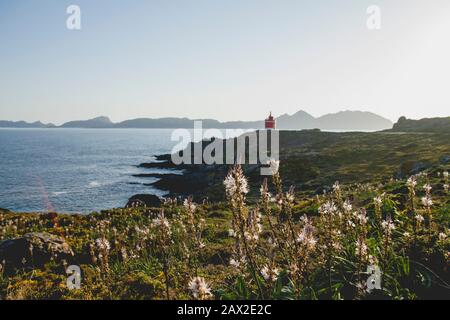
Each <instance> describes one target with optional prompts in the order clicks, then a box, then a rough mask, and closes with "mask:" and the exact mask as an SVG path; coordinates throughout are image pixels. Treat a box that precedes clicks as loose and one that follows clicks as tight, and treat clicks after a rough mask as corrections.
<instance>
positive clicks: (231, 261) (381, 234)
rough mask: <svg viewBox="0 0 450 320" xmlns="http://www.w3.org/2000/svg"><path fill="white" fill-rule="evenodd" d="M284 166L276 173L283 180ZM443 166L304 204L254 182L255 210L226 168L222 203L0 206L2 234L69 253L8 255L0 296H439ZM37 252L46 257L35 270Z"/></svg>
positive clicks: (445, 219) (443, 288)
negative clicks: (78, 277) (67, 211)
mask: <svg viewBox="0 0 450 320" xmlns="http://www.w3.org/2000/svg"><path fill="white" fill-rule="evenodd" d="M383 137H385V136H383ZM336 143H337V144H338V145H339V142H338V141H336ZM380 145H381V142H380ZM318 149H319V150H323V148H318ZM293 152H294V151H293ZM322 152H323V151H322ZM366 152H367V151H366ZM363 153H364V151H363ZM335 156H337V157H339V153H338V154H337V155H335ZM355 156H357V155H356V150H355ZM299 163H300V162H299ZM293 165H294V164H293V163H290V164H288V165H287V166H286V167H285V169H283V170H282V171H285V172H290V173H289V174H290V175H292V174H293V172H292V171H289V168H292V166H293ZM282 167H283V166H282ZM448 169H449V167H448V165H435V166H433V167H431V168H429V169H428V170H427V171H426V172H423V173H421V174H418V175H416V176H414V177H413V178H411V179H409V180H408V181H406V179H400V180H390V181H387V182H384V183H382V182H381V181H379V180H376V179H374V180H373V181H371V183H367V184H361V183H355V184H346V185H338V184H335V185H334V188H333V189H331V190H330V191H329V192H328V193H326V194H322V195H317V196H311V197H309V196H303V195H302V194H301V193H295V192H293V191H292V190H288V189H287V188H284V187H283V186H282V183H281V177H283V175H282V176H279V175H278V174H276V175H275V176H274V178H273V179H271V181H269V185H273V189H274V192H273V194H269V193H268V187H267V186H266V185H265V184H264V181H261V180H260V183H262V184H263V187H262V188H261V191H260V192H261V196H260V197H259V200H258V207H256V206H255V205H248V204H247V200H246V194H248V191H250V190H248V185H247V183H246V179H245V177H244V176H243V173H242V171H241V170H240V169H239V168H235V169H234V171H232V172H230V174H229V175H228V176H227V179H226V182H225V187H224V188H225V190H226V193H227V199H228V201H226V202H216V203H209V202H204V203H202V204H195V203H193V202H192V201H191V200H190V199H187V200H186V201H185V202H184V203H179V202H177V201H175V200H173V201H167V203H166V204H165V205H164V206H163V208H144V207H141V208H130V209H115V210H106V211H103V212H101V213H93V214H91V215H87V216H81V215H73V216H69V215H55V214H42V215H41V214H19V213H12V212H5V211H2V212H0V239H14V238H17V237H21V236H23V235H24V234H27V233H30V232H48V233H50V234H53V235H58V236H61V237H62V239H64V240H65V241H67V245H68V246H69V247H70V250H71V251H73V256H69V257H68V258H62V257H61V256H59V255H57V254H56V253H54V250H55V249H54V247H52V246H48V248H46V247H45V246H44V248H38V247H37V246H34V247H33V246H30V247H25V248H24V250H23V251H22V252H16V254H17V255H18V256H17V258H18V259H16V260H18V261H21V263H20V264H19V265H15V266H13V265H11V264H10V263H8V261H3V262H2V267H1V271H0V298H1V299H230V298H240V299H262V298H264V299H330V298H332V299H368V298H387V299H427V298H448V294H449V292H450V291H449V290H450V287H449V283H450V278H449V273H448V264H447V262H448V259H449V256H448V254H449V249H450V242H449V239H448V228H449V223H450V219H449V214H450V197H449V193H448V192H449V191H448V172H446V171H445V170H447V171H448ZM331 176H332V172H327V177H331ZM289 179H293V177H292V176H290V177H289ZM286 180H287V179H286ZM258 189H259V188H258ZM0 248H1V246H0ZM39 249H40V250H48V251H49V253H50V258H49V260H48V261H46V262H45V263H43V264H42V265H39V266H37V265H36V264H37V256H36V252H37V251H38V250H39ZM0 252H1V250H0ZM0 262H1V261H0ZM69 264H75V265H78V266H80V267H81V270H82V282H81V287H80V288H79V289H74V290H69V289H68V287H67V285H66V280H67V275H66V273H65V268H66V267H67V265H69ZM370 265H372V266H378V267H379V268H381V270H382V277H381V289H380V290H376V289H374V290H372V291H371V293H368V292H367V279H368V277H369V274H367V267H368V266H370Z"/></svg>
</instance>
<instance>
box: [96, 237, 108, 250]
mask: <svg viewBox="0 0 450 320" xmlns="http://www.w3.org/2000/svg"><path fill="white" fill-rule="evenodd" d="M95 244H96V245H97V248H98V249H99V250H102V251H109V250H110V249H111V245H110V244H109V241H108V240H106V238H98V239H97V240H95Z"/></svg>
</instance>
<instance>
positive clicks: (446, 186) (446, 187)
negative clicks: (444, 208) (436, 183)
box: [443, 183, 448, 192]
mask: <svg viewBox="0 0 450 320" xmlns="http://www.w3.org/2000/svg"><path fill="white" fill-rule="evenodd" d="M443 187H444V190H445V192H448V184H447V183H446V184H444V185H443Z"/></svg>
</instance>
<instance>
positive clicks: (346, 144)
mask: <svg viewBox="0 0 450 320" xmlns="http://www.w3.org/2000/svg"><path fill="white" fill-rule="evenodd" d="M448 141H450V134H446V133H421V134H419V133H392V132H377V133H362V132H349V133H331V132H320V131H317V130H310V131H280V160H281V167H280V171H281V175H282V176H283V177H284V180H285V182H286V184H287V185H293V186H294V187H295V189H296V190H297V191H302V192H304V193H305V194H307V195H310V196H312V195H314V194H315V193H317V192H320V193H321V192H322V190H323V189H324V188H325V189H329V188H331V186H332V185H333V183H334V182H335V181H340V182H342V183H365V182H371V181H388V180H389V179H391V178H405V177H407V176H409V175H412V174H416V173H418V172H420V171H422V170H425V169H427V168H430V167H432V166H435V165H438V164H445V163H449V162H450V143H448ZM168 158H169V159H170V156H168ZM146 165H148V166H150V167H154V166H166V165H167V166H169V167H170V163H165V162H163V163H159V164H154V163H152V164H144V165H143V166H146ZM182 168H183V169H184V170H185V171H186V173H185V174H184V175H183V176H168V177H166V178H164V177H163V178H162V179H161V180H160V181H158V182H156V183H155V184H154V185H155V186H156V187H158V188H161V189H163V190H167V191H169V192H171V195H172V196H183V197H187V196H189V195H194V197H195V198H196V199H200V201H201V200H202V199H203V198H205V197H208V198H209V199H210V200H212V201H224V200H225V192H224V190H223V186H222V182H223V179H224V178H225V176H226V174H227V172H228V169H229V166H228V165H215V166H201V165H193V166H190V165H186V166H183V167H182ZM243 169H244V172H245V174H246V175H247V176H248V178H249V183H250V185H251V186H252V187H253V188H252V190H253V192H250V194H249V198H250V200H253V199H254V198H255V196H257V195H258V193H257V190H259V187H258V186H259V185H260V184H261V177H260V172H259V168H258V166H243Z"/></svg>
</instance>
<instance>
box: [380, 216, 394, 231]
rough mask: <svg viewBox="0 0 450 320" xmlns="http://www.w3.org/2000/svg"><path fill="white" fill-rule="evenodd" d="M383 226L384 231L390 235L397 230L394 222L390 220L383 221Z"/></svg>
mask: <svg viewBox="0 0 450 320" xmlns="http://www.w3.org/2000/svg"><path fill="white" fill-rule="evenodd" d="M381 226H382V227H383V229H384V230H385V231H386V232H387V233H390V232H391V231H392V230H394V229H395V225H394V222H392V220H391V219H390V218H388V219H387V220H385V221H383V222H382V223H381Z"/></svg>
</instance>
